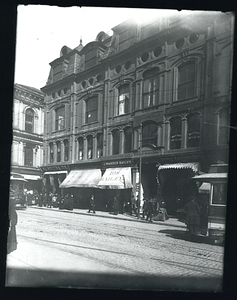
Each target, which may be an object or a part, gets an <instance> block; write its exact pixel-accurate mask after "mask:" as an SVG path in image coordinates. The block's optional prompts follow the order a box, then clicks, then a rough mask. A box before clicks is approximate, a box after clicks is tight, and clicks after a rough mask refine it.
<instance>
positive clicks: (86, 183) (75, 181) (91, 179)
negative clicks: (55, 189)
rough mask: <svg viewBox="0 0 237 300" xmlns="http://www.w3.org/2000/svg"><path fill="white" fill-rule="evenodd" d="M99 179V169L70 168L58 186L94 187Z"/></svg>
mask: <svg viewBox="0 0 237 300" xmlns="http://www.w3.org/2000/svg"><path fill="white" fill-rule="evenodd" d="M100 179H101V171H100V169H86V170H72V171H71V172H70V173H69V175H68V176H67V177H66V178H65V179H64V181H63V182H62V183H61V184H60V185H59V187H60V188H70V187H79V188H80V187H89V188H91V187H92V188H96V187H97V184H98V182H99V180H100Z"/></svg>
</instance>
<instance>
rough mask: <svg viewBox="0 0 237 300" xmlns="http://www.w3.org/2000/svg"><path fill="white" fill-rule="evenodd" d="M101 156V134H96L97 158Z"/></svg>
mask: <svg viewBox="0 0 237 300" xmlns="http://www.w3.org/2000/svg"><path fill="white" fill-rule="evenodd" d="M101 156H103V134H102V133H98V134H97V158H100V157H101Z"/></svg>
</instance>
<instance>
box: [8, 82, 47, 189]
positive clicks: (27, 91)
mask: <svg viewBox="0 0 237 300" xmlns="http://www.w3.org/2000/svg"><path fill="white" fill-rule="evenodd" d="M43 100H44V94H43V93H42V92H41V91H40V90H38V89H36V88H33V87H29V86H25V85H21V84H15V85H14V101H13V141H12V157H11V172H12V173H19V174H21V175H23V176H24V177H25V179H26V180H27V182H26V184H25V187H26V188H27V189H28V190H37V191H38V192H40V191H41V187H42V176H41V170H40V168H39V167H40V166H41V165H42V164H43V132H44V106H43Z"/></svg>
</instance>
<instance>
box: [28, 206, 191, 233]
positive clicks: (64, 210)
mask: <svg viewBox="0 0 237 300" xmlns="http://www.w3.org/2000/svg"><path fill="white" fill-rule="evenodd" d="M30 208H35V209H47V210H52V209H51V208H48V207H39V206H30ZM53 211H57V212H65V213H71V214H78V215H86V216H93V217H100V218H109V219H115V220H125V221H133V222H140V223H146V224H155V225H163V226H169V227H178V228H185V229H186V225H182V224H180V225H178V224H177V225H176V224H170V223H166V222H163V221H153V222H152V223H149V222H146V221H145V220H144V219H137V217H132V216H130V215H126V216H127V217H122V216H118V215H117V216H116V217H115V216H113V215H112V214H110V213H109V212H108V215H100V214H90V213H87V212H79V211H74V210H66V209H54V210H53Z"/></svg>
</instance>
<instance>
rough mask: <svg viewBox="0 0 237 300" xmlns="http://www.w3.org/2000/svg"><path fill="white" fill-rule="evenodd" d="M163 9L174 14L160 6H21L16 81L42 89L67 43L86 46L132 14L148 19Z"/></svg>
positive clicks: (71, 46)
mask: <svg viewBox="0 0 237 300" xmlns="http://www.w3.org/2000/svg"><path fill="white" fill-rule="evenodd" d="M161 12H162V14H164V13H171V11H165V10H162V11H161V10H158V9H139V8H138V9H132V8H109V7H57V6H47V5H19V6H18V10H17V36H16V60H15V80H14V81H15V83H19V84H23V85H27V86H31V87H34V88H38V89H40V88H42V87H43V86H44V85H45V84H46V81H47V79H48V75H49V71H50V65H49V63H50V62H52V61H53V60H55V59H56V58H58V57H59V55H60V50H61V48H62V47H63V46H64V45H66V46H68V47H69V48H71V49H74V48H75V47H77V46H78V45H79V43H80V39H81V38H82V44H83V46H85V45H86V44H87V43H89V42H91V41H94V40H95V39H96V36H97V34H98V33H99V32H100V31H104V32H106V33H109V34H110V35H112V31H111V29H112V28H113V27H114V26H116V25H118V24H119V23H121V22H123V21H125V20H127V19H129V18H131V17H134V18H136V19H137V20H144V21H145V20H146V19H149V18H150V17H151V16H152V15H153V14H157V13H161ZM172 13H173V12H172Z"/></svg>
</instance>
